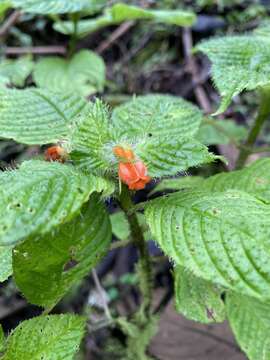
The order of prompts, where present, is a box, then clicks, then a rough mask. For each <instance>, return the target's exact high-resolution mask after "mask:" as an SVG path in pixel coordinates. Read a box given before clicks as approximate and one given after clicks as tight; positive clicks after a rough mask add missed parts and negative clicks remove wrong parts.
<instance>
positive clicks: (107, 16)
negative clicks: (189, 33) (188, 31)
mask: <svg viewBox="0 0 270 360" xmlns="http://www.w3.org/2000/svg"><path fill="white" fill-rule="evenodd" d="M129 20H150V21H154V22H159V23H165V24H172V25H177V26H191V25H192V24H193V23H194V22H195V20H196V15H195V14H194V13H192V12H189V11H183V10H152V9H143V8H140V7H138V6H133V5H127V4H124V3H118V4H115V5H113V6H112V7H111V8H107V9H106V10H105V12H104V13H103V14H102V15H101V16H99V17H97V18H95V19H90V20H88V19H87V20H81V21H79V23H78V29H77V30H78V36H79V37H84V36H86V35H88V34H90V33H92V32H94V31H97V30H98V29H101V28H103V27H105V26H109V25H116V24H120V23H122V22H124V21H129ZM54 29H55V30H56V31H59V32H61V33H63V34H66V35H68V34H72V33H73V32H74V25H73V23H72V22H71V21H61V22H58V23H56V24H55V25H54Z"/></svg>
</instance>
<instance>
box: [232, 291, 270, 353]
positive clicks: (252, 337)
mask: <svg viewBox="0 0 270 360" xmlns="http://www.w3.org/2000/svg"><path fill="white" fill-rule="evenodd" d="M226 311H227V316H228V319H229V322H230V325H231V328H232V330H233V332H234V335H235V337H236V340H237V342H238V343H239V345H240V346H241V348H242V350H243V351H244V352H245V353H246V354H247V356H248V358H249V359H250V360H267V359H269V357H270V340H269V331H270V304H269V303H262V302H260V301H258V300H255V299H253V298H250V297H248V296H241V295H239V294H234V293H233V294H228V295H227V296H226Z"/></svg>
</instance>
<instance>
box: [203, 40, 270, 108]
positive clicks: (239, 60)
mask: <svg viewBox="0 0 270 360" xmlns="http://www.w3.org/2000/svg"><path fill="white" fill-rule="evenodd" d="M269 45H270V41H269V39H268V38H267V37H264V36H258V35H255V34H254V35H253V34H248V35H237V36H226V37H221V38H215V39H210V40H207V41H204V42H202V43H201V44H199V45H198V46H197V49H198V50H200V51H202V52H204V53H205V54H206V55H207V56H208V57H209V59H210V60H211V62H212V76H213V81H214V83H215V85H216V87H217V88H218V90H219V92H220V94H221V96H222V102H221V105H220V107H219V109H218V110H217V112H216V114H218V113H221V112H223V111H225V110H226V108H227V107H228V106H229V104H230V102H231V100H232V98H233V97H234V96H235V95H237V94H239V93H241V92H242V91H243V90H254V89H257V88H258V87H261V86H265V85H267V84H269V82H270V76H269V70H270V65H269V63H270V50H269Z"/></svg>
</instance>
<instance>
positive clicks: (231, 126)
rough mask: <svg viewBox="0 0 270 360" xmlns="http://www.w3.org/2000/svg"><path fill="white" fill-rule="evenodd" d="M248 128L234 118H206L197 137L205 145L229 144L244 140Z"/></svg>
mask: <svg viewBox="0 0 270 360" xmlns="http://www.w3.org/2000/svg"><path fill="white" fill-rule="evenodd" d="M246 136H247V129H246V128H245V127H244V126H240V125H237V124H236V123H235V122H234V121H232V120H212V119H205V120H204V121H203V122H202V124H201V126H200V128H199V131H198V134H197V136H196V139H198V140H199V141H200V142H201V143H203V144H205V145H218V144H229V143H231V142H232V141H234V142H235V141H238V142H239V141H240V140H244V139H245V138H246Z"/></svg>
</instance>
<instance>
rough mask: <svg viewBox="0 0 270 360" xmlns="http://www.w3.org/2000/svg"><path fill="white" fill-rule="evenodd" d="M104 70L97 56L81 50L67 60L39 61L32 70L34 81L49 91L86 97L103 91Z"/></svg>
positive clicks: (53, 58) (49, 59)
mask: <svg viewBox="0 0 270 360" xmlns="http://www.w3.org/2000/svg"><path fill="white" fill-rule="evenodd" d="M105 70H106V69H105V64H104V61H103V59H102V58H101V57H100V56H99V55H97V54H95V53H94V52H93V51H89V50H81V51H80V52H78V53H77V54H76V55H74V56H73V57H72V58H71V59H69V60H66V59H63V58H60V57H57V56H53V57H47V58H44V59H41V60H40V61H39V62H38V63H37V64H36V67H35V70H34V81H35V83H36V84H37V86H39V87H42V88H47V89H49V90H51V91H55V92H60V93H77V94H79V95H81V96H88V95H91V94H93V93H96V92H102V91H103V88H104V84H105Z"/></svg>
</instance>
